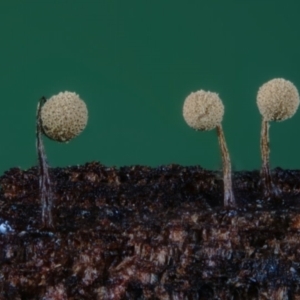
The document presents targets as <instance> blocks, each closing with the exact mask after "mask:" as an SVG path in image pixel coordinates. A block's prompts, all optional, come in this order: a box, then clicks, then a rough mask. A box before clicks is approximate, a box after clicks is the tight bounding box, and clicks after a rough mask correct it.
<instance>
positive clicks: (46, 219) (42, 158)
mask: <svg viewBox="0 0 300 300" xmlns="http://www.w3.org/2000/svg"><path fill="white" fill-rule="evenodd" d="M45 102H46V98H45V97H42V98H41V99H40V100H39V103H38V107H37V122H36V148H37V154H38V164H39V166H38V168H39V192H40V198H41V204H42V226H43V228H47V229H51V228H54V224H53V217H52V208H53V198H54V197H53V191H52V184H51V180H50V175H49V167H48V163H47V157H46V153H45V148H44V144H43V139H42V132H43V129H42V120H41V108H42V106H43V104H44V103H45Z"/></svg>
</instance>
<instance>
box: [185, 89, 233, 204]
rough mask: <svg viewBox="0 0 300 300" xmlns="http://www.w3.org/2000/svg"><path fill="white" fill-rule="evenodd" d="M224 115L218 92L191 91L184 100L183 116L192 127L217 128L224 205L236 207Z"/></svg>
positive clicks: (199, 128) (205, 129)
mask: <svg viewBox="0 0 300 300" xmlns="http://www.w3.org/2000/svg"><path fill="white" fill-rule="evenodd" d="M223 115H224V105H223V103H222V101H221V99H220V98H219V96H218V94H216V93H213V92H208V91H203V90H200V91H197V92H193V93H191V94H190V95H189V96H188V97H187V98H186V99H185V101H184V105H183V117H184V119H185V121H186V123H187V124H188V125H189V126H190V127H192V128H193V129H195V130H200V131H207V130H211V129H214V128H216V130H217V135H218V139H219V144H220V148H221V154H222V161H223V180H224V206H225V207H235V206H236V203H235V198H234V194H233V190H232V179H231V162H230V156H229V152H228V148H227V145H226V141H225V136H224V132H223V129H222V125H221V122H222V120H223Z"/></svg>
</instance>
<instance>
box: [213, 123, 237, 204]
mask: <svg viewBox="0 0 300 300" xmlns="http://www.w3.org/2000/svg"><path fill="white" fill-rule="evenodd" d="M216 129H217V135H218V139H219V144H220V148H221V154H222V161H223V181H224V206H225V207H236V202H235V198H234V194H233V190H232V179H231V162H230V156H229V152H228V148H227V145H226V142H225V136H224V132H223V129H222V126H221V124H219V125H217V126H216Z"/></svg>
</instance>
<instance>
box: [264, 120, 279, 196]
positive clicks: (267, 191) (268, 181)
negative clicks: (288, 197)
mask: <svg viewBox="0 0 300 300" xmlns="http://www.w3.org/2000/svg"><path fill="white" fill-rule="evenodd" d="M269 128H270V125H269V122H268V121H266V120H265V119H264V118H263V120H262V125H261V136H260V151H261V158H262V167H261V170H260V176H261V185H262V187H263V190H264V197H265V198H266V199H270V198H271V197H278V196H279V191H278V189H277V188H276V187H275V185H274V184H273V182H272V177H271V172H270V163H269V157H270V146H269Z"/></svg>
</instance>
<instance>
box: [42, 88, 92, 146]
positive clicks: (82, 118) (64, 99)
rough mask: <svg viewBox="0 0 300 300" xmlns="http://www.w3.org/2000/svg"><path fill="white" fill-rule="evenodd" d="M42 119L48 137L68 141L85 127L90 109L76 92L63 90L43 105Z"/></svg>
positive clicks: (58, 140)
mask: <svg viewBox="0 0 300 300" xmlns="http://www.w3.org/2000/svg"><path fill="white" fill-rule="evenodd" d="M41 119H42V126H43V132H44V134H45V135H46V136H47V137H49V138H50V139H52V140H54V141H57V142H68V141H69V140H71V139H73V138H74V137H76V136H78V135H79V134H80V133H81V132H82V130H83V129H84V128H85V126H86V124H87V120H88V111H87V107H86V104H85V103H84V102H83V101H82V100H81V99H80V98H79V96H78V95H77V94H76V93H71V92H61V93H59V94H58V95H55V96H52V97H51V98H50V99H49V100H48V101H47V102H46V103H45V104H44V105H43V107H42V111H41Z"/></svg>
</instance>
